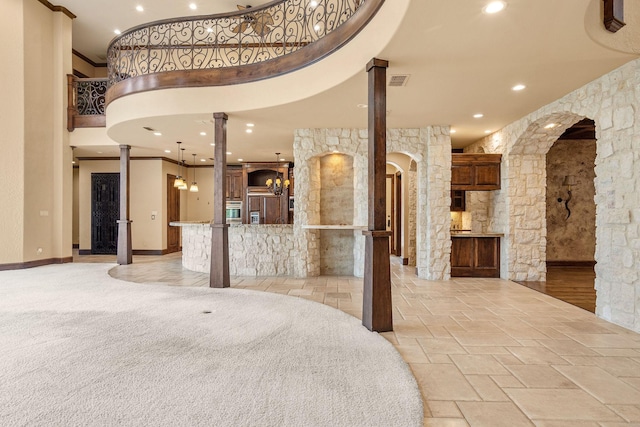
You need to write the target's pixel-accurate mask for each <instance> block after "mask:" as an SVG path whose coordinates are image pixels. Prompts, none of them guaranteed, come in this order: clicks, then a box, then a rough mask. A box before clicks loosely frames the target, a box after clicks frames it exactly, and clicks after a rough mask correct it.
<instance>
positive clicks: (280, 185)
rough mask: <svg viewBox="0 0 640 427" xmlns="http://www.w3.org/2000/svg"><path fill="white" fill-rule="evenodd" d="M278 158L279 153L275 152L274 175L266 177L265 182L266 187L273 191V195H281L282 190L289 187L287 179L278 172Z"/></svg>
mask: <svg viewBox="0 0 640 427" xmlns="http://www.w3.org/2000/svg"><path fill="white" fill-rule="evenodd" d="M279 158H280V153H276V166H275V168H276V176H275V177H274V178H273V179H271V178H269V179H267V182H266V183H265V184H266V185H267V189H268V190H269V191H270V192H271V193H273V195H274V196H281V195H282V193H284V190H285V189H287V188H289V184H290V182H289V180H288V179H284V177H282V176H280V172H278V159H279Z"/></svg>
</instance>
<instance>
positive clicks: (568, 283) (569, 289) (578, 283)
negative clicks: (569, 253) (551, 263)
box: [517, 267, 596, 313]
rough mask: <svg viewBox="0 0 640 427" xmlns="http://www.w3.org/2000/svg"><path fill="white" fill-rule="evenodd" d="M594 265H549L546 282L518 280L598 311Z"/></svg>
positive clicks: (563, 299)
mask: <svg viewBox="0 0 640 427" xmlns="http://www.w3.org/2000/svg"><path fill="white" fill-rule="evenodd" d="M595 278H596V273H595V272H594V270H593V267H547V281H546V282H517V283H519V284H521V285H524V286H526V287H528V288H531V289H534V290H536V291H538V292H542V293H544V294H547V295H550V296H552V297H554V298H558V299H559V300H562V301H565V302H568V303H569V304H573V305H575V306H578V307H580V308H583V309H585V310H587V311H590V312H592V313H595V311H596V290H595V287H594V282H595Z"/></svg>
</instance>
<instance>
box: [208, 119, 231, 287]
mask: <svg viewBox="0 0 640 427" xmlns="http://www.w3.org/2000/svg"><path fill="white" fill-rule="evenodd" d="M213 119H214V122H215V124H214V134H215V137H214V141H215V143H216V146H215V149H214V150H213V152H214V155H213V157H214V161H213V222H211V270H210V274H209V287H211V288H228V287H229V286H230V281H229V224H227V215H226V200H225V196H226V188H227V182H226V181H227V120H228V119H229V117H228V116H227V115H226V114H225V113H214V114H213Z"/></svg>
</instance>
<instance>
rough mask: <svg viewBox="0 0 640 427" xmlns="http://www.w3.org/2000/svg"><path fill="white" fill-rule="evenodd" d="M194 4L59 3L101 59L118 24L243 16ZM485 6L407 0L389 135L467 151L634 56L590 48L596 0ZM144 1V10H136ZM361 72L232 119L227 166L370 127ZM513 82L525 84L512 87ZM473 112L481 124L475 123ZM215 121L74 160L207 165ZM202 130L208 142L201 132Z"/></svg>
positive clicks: (471, 1) (168, 127) (474, 1)
mask: <svg viewBox="0 0 640 427" xmlns="http://www.w3.org/2000/svg"><path fill="white" fill-rule="evenodd" d="M193 2H195V3H197V4H198V9H197V10H196V11H192V10H190V9H189V7H188V4H189V0H178V1H176V0H154V1H153V2H151V1H148V0H147V1H143V0H140V1H138V2H135V1H133V2H132V1H127V0H111V1H109V7H106V8H101V6H102V5H103V4H104V3H103V2H99V1H97V0H60V1H58V2H57V4H59V5H61V6H64V7H66V8H67V9H69V10H70V11H71V12H73V13H74V14H75V15H77V18H76V19H75V20H74V22H73V47H74V49H75V50H77V51H79V52H80V53H82V54H83V55H85V56H87V57H88V58H90V59H91V60H93V61H95V62H104V57H105V54H106V48H107V45H108V43H109V41H110V39H111V38H112V37H113V36H114V33H113V30H114V29H115V28H118V29H120V30H125V29H127V28H130V27H132V26H135V25H139V24H141V23H145V22H149V21H153V20H157V19H164V18H169V17H177V16H187V15H200V14H210V13H221V12H227V11H233V10H236V1H235V0H213V1H209V2H207V4H200V3H202V2H199V1H198V0H193ZM487 2H488V0H446V1H442V0H412V1H411V4H410V6H409V10H408V11H407V13H406V15H405V17H404V20H403V22H402V24H401V26H400V28H399V29H398V30H397V32H396V34H395V36H394V37H393V39H392V41H391V42H390V43H389V44H388V45H387V46H386V47H384V48H382V49H381V51H380V53H379V54H378V55H377V57H378V58H381V59H387V60H389V62H390V66H389V69H388V71H387V73H388V75H396V74H408V75H410V77H409V80H408V83H407V84H406V86H404V87H388V89H387V96H388V99H387V108H388V111H389V112H388V117H387V125H388V127H389V128H415V127H424V126H428V125H451V127H452V128H453V129H454V130H455V131H456V132H455V133H454V134H452V145H453V147H464V146H466V145H468V144H470V143H472V142H474V141H476V140H478V139H479V138H482V137H483V136H485V134H486V133H487V132H489V133H490V132H494V131H497V130H499V129H501V128H502V127H504V126H505V125H507V124H509V123H511V122H513V121H515V120H518V119H520V118H522V117H523V116H525V115H527V114H528V113H530V112H532V111H535V110H536V109H538V108H540V107H542V106H544V105H546V104H548V103H550V102H552V101H554V100H556V99H558V98H560V97H562V96H563V95H565V94H567V93H569V92H571V91H573V90H575V89H577V88H579V87H581V86H583V85H584V84H586V83H588V82H590V81H592V80H594V79H596V78H597V77H599V76H601V75H603V74H606V73H607V72H609V71H611V70H613V69H615V68H617V67H619V66H620V65H622V64H624V63H626V62H628V61H630V60H633V59H635V58H637V57H638V55H637V54H630V53H625V52H622V51H620V50H614V49H611V48H607V47H605V46H604V44H603V43H602V42H601V41H600V40H599V41H598V43H596V42H595V41H593V40H594V39H599V38H607V37H609V38H611V37H615V36H614V35H611V34H607V33H606V31H605V30H604V29H603V28H602V24H601V19H599V18H598V19H595V17H594V16H591V15H593V14H595V13H596V12H598V13H602V12H601V10H600V6H599V5H600V4H601V3H602V1H601V0H562V1H558V0H507V3H508V4H507V7H506V9H505V10H504V11H502V12H500V13H498V14H495V15H488V14H484V13H483V12H482V8H483V6H484V5H485V4H486V3H487ZM147 3H148V4H147ZM250 3H251V5H253V6H258V5H260V4H264V3H267V2H265V1H263V0H256V1H251V2H250ZM594 3H598V6H597V7H595V6H594ZM138 4H140V5H142V6H143V7H144V8H145V10H144V12H142V13H139V12H137V11H136V10H135V7H136V5H138ZM628 5H629V2H627V5H625V6H627V10H626V11H625V13H627V14H633V15H634V17H635V16H637V15H638V14H639V13H640V6H638V5H636V4H635V2H633V3H632V6H628ZM392 6H393V1H392V0H387V2H386V3H385V7H392ZM96 10H99V11H100V12H99V13H96V12H95V11H96ZM374 19H375V18H374ZM628 27H630V26H629V25H628V26H627V27H624V28H623V29H622V30H620V31H619V33H618V34H619V35H620V36H621V37H628V35H629V34H628V33H629V32H630V31H632V30H633V28H632V29H629V28H628ZM636 31H637V29H636ZM625 32H627V33H626V35H625ZM594 34H597V35H598V37H594V36H593V35H594ZM364 65H365V64H362V72H361V73H358V74H356V75H354V76H352V77H351V78H349V79H347V80H346V81H344V82H343V83H341V84H339V85H337V86H335V87H333V88H332V89H329V90H327V91H324V92H322V93H320V94H318V95H315V96H312V97H309V98H307V99H303V100H300V101H297V102H293V103H287V104H284V105H278V106H274V107H269V108H264V109H259V110H251V111H236V112H233V113H231V114H229V124H228V137H229V143H228V147H229V150H230V151H232V152H233V154H232V155H230V156H229V157H228V161H229V163H237V162H238V160H237V159H238V158H242V159H243V160H244V161H273V160H275V154H274V153H275V152H276V151H278V152H281V153H283V154H282V155H281V157H284V158H286V159H287V160H292V156H293V154H292V142H293V131H294V129H296V128H324V127H348V128H365V127H366V126H367V113H366V109H365V108H359V107H358V104H366V102H367V75H366V73H365V71H364ZM311 67H313V65H312V66H311ZM318 78H319V79H320V78H322V76H318ZM516 84H523V85H526V88H525V89H524V90H521V91H518V92H516V91H513V90H512V87H513V86H514V85H516ZM256 96H261V94H259V93H256ZM270 96H274V95H273V94H271V95H270ZM276 96H277V95H276ZM274 104H277V102H274ZM477 113H482V114H483V117H482V118H474V117H473V115H474V114H477ZM210 118H211V114H207V113H203V114H201V115H182V116H175V117H156V118H149V119H148V120H144V121H143V122H142V121H141V122H139V123H135V125H136V126H137V129H138V130H136V132H133V131H132V132H131V133H130V134H131V140H132V141H133V142H131V141H123V140H119V141H116V142H114V144H113V146H111V147H110V146H107V145H104V146H80V147H78V149H77V150H76V155H77V156H78V157H82V156H111V155H113V156H117V155H118V150H117V144H118V143H131V144H132V147H133V148H132V155H133V156H136V155H137V156H146V155H156V156H157V155H164V156H167V154H164V150H172V151H173V152H174V153H175V146H176V144H175V141H177V140H182V141H184V142H185V148H187V157H188V158H190V157H191V154H192V153H198V158H204V159H208V158H209V157H212V147H210V143H211V142H212V141H211V138H212V137H211V135H210V133H211V132H210V130H211V124H210V123H209V122H208V121H209V119H210ZM248 122H250V123H254V124H255V128H254V132H253V133H252V134H250V135H249V134H247V133H246V132H245V130H246V123H248ZM142 126H148V127H151V128H154V129H160V130H161V131H162V133H163V136H162V137H161V138H160V139H159V138H158V137H154V136H153V134H152V133H151V132H147V131H144V130H142ZM202 131H205V132H207V136H204V137H203V136H200V132H202ZM98 151H101V153H97V152H98ZM203 153H204V154H203ZM168 156H169V157H171V156H172V155H168Z"/></svg>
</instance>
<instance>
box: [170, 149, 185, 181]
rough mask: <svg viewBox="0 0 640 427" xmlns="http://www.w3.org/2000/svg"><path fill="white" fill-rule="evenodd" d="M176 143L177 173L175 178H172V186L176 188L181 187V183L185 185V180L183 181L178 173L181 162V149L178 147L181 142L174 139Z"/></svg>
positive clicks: (180, 168)
mask: <svg viewBox="0 0 640 427" xmlns="http://www.w3.org/2000/svg"><path fill="white" fill-rule="evenodd" d="M176 144H178V175H177V176H176V179H174V180H173V186H174V187H176V188H178V189H181V188H180V187H182V186H183V185H186V182H185V181H184V179H182V175H180V173H181V172H182V163H181V162H180V151H181V150H183V149H182V148H180V144H182V142H180V141H176Z"/></svg>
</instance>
